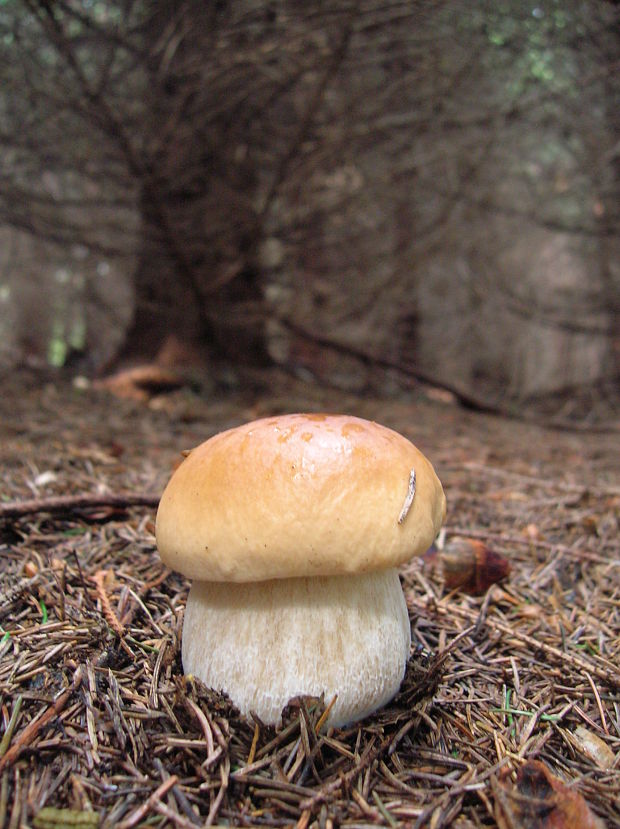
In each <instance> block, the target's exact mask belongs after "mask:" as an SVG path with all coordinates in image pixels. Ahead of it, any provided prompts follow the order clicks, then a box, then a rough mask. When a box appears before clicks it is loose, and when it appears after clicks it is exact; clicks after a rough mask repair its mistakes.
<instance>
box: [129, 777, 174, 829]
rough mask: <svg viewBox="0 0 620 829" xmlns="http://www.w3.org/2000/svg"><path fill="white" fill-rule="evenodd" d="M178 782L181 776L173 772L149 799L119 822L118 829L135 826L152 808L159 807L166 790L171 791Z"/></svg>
mask: <svg viewBox="0 0 620 829" xmlns="http://www.w3.org/2000/svg"><path fill="white" fill-rule="evenodd" d="M178 782H179V778H178V777H177V776H176V774H173V775H172V776H171V777H169V778H168V779H167V780H164V782H163V783H162V784H161V785H160V786H158V787H157V788H156V789H155V791H154V792H153V793H152V794H151V795H150V797H149V798H148V800H145V802H144V803H143V804H142V806H139V807H138V808H137V809H136V810H135V811H133V812H132V813H131V814H130V815H129V817H128V818H126V819H125V820H123V821H121V822H120V823H119V824H117V827H118V829H131V827H132V826H135V825H136V823H139V822H140V821H141V820H142V818H143V817H145V816H146V815H147V814H148V813H149V812H150V810H151V809H156V808H157V805H158V804H159V801H160V800H161V798H162V797H163V796H164V795H165V794H166V792H169V791H170V789H171V788H172V787H173V786H176V784H177V783H178Z"/></svg>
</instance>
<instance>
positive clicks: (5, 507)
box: [0, 493, 160, 519]
mask: <svg viewBox="0 0 620 829" xmlns="http://www.w3.org/2000/svg"><path fill="white" fill-rule="evenodd" d="M159 498H160V496H159V495H151V494H149V493H144V494H140V493H138V494H126V495H57V496H52V497H51V498H32V499H30V500H28V501H7V502H6V503H4V504H0V519H2V518H23V517H24V516H25V515H35V514H36V513H39V512H47V513H67V512H69V513H71V512H83V511H84V510H86V511H88V510H90V509H93V508H96V507H118V508H121V509H125V508H127V507H156V506H157V505H158V504H159Z"/></svg>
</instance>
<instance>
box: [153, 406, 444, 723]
mask: <svg viewBox="0 0 620 829" xmlns="http://www.w3.org/2000/svg"><path fill="white" fill-rule="evenodd" d="M444 516H445V497H444V494H443V490H442V488H441V484H440V482H439V480H438V478H437V476H436V475H435V472H434V470H433V467H432V466H431V464H430V463H429V461H428V460H427V459H426V458H425V457H424V455H422V453H421V452H420V451H419V450H418V449H416V447H415V446H414V445H413V444H412V443H411V442H410V441H409V440H407V439H406V438H405V437H403V436H402V435H400V434H398V433H397V432H394V431H392V430H391V429H388V428H386V427H384V426H380V425H379V424H377V423H373V422H370V421H367V420H362V419H360V418H357V417H352V416H346V415H323V414H321V415H319V414H291V415H282V416H274V417H268V418H264V419H262V420H257V421H254V422H252V423H247V424H245V425H243V426H239V427H237V428H234V429H230V430H228V431H225V432H222V433H220V434H217V435H215V436H214V437H212V438H210V439H209V440H207V441H205V443H202V444H201V445H200V446H198V447H197V448H196V449H193V450H192V451H191V452H190V453H189V455H188V456H187V457H186V458H185V460H184V461H183V462H182V463H181V465H180V466H179V467H178V469H177V470H176V471H175V473H174V474H173V476H172V478H171V479H170V481H169V483H168V485H167V487H166V489H165V491H164V493H163V495H162V498H161V502H160V504H159V509H158V512H157V529H156V535H157V546H158V548H159V552H160V555H161V557H162V559H163V561H164V562H165V563H166V564H167V565H168V566H170V567H171V568H173V569H175V570H178V571H180V572H181V573H183V574H184V575H186V576H188V577H189V578H191V579H193V584H192V586H191V589H190V593H189V598H188V601H187V608H186V611H185V619H184V624H183V642H182V659H183V669H184V671H185V672H186V673H187V674H194V675H196V676H197V677H199V678H200V679H202V680H203V682H204V683H205V684H206V685H208V686H209V687H211V688H214V689H216V690H222V691H225V692H226V693H227V694H228V695H229V696H230V698H231V699H232V701H233V702H234V703H235V704H236V705H237V706H238V708H239V709H240V711H241V712H242V713H243V714H245V715H248V714H249V713H250V712H254V713H255V714H257V715H258V716H259V717H260V718H261V719H262V720H263V721H264V722H266V723H272V724H273V723H277V722H278V721H279V718H280V714H281V711H282V709H283V707H284V706H285V705H286V704H287V702H288V701H289V700H290V699H291V698H293V697H295V696H299V695H302V694H303V695H311V696H320V695H321V694H323V695H324V698H325V700H326V701H327V702H328V701H330V700H331V699H332V698H333V697H334V696H336V697H337V698H336V702H335V704H334V706H333V708H332V709H331V711H330V718H329V721H330V724H332V725H335V726H338V725H343V724H346V723H349V722H353V721H355V720H358V719H361V718H363V717H364V716H366V715H367V714H369V713H371V712H372V711H374V710H376V709H377V708H379V707H381V706H382V705H384V704H385V703H386V702H388V701H389V700H390V699H391V698H392V697H393V696H394V695H395V694H396V692H397V691H398V688H399V686H400V683H401V682H402V678H403V676H404V671H405V664H406V661H407V658H408V656H409V648H410V642H411V633H410V624H409V617H408V612H407V607H406V603H405V599H404V596H403V591H402V588H401V586H400V580H399V576H398V571H397V567H398V565H399V564H401V563H403V562H405V561H407V560H408V559H409V558H411V557H412V556H415V555H421V554H422V553H424V552H425V551H426V550H427V548H428V547H429V546H430V544H431V543H432V541H433V539H434V538H435V536H436V534H437V532H438V530H439V528H440V526H441V523H442V521H443V519H444Z"/></svg>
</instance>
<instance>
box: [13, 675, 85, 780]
mask: <svg viewBox="0 0 620 829" xmlns="http://www.w3.org/2000/svg"><path fill="white" fill-rule="evenodd" d="M81 683H82V667H81V666H80V667H78V668H77V670H76V671H75V673H74V674H73V681H72V682H71V685H70V686H69V687H68V688H66V689H65V690H64V691H63V692H62V693H61V694H60V696H59V697H58V698H57V699H56V700H55V702H54V703H53V704H52V705H51V706H50V707H49V708H47V709H46V710H45V711H43V712H42V713H41V714H39V716H38V717H35V718H34V719H33V720H32V721H31V722H29V723H28V725H27V726H26V727H25V728H24V730H23V731H22V732H21V733H20V734H19V735H18V736H17V739H16V740H15V743H14V744H13V745H12V746H11V748H10V749H9V750H8V751H7V753H6V754H5V755H4V757H2V758H0V774H1V773H2V772H3V770H4V769H5V767H6V766H8V765H9V764H10V763H13V762H14V761H15V760H16V759H17V758H18V757H19V755H20V754H21V752H22V751H23V750H24V749H25V748H26V747H27V746H28V745H30V743H31V742H32V741H33V740H34V738H35V737H36V735H37V734H38V733H39V731H40V730H41V729H42V728H43V726H44V725H47V723H48V722H49V721H50V720H52V719H54V717H56V716H58V714H60V712H61V711H62V710H63V708H64V707H65V705H66V704H67V702H68V700H69V698H70V697H71V694H73V692H74V691H75V690H76V689H77V688H79V686H80V685H81Z"/></svg>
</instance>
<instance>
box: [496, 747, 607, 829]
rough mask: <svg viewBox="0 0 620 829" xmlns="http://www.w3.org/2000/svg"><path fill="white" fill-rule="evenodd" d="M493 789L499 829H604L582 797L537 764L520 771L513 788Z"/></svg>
mask: <svg viewBox="0 0 620 829" xmlns="http://www.w3.org/2000/svg"><path fill="white" fill-rule="evenodd" d="M493 788H494V794H495V819H496V821H497V825H498V827H499V829H605V824H604V823H603V821H602V820H601V819H600V818H598V817H597V816H596V815H595V814H593V812H591V811H590V807H589V806H588V804H587V803H586V801H585V800H584V798H583V796H582V795H581V794H580V793H579V792H578V791H576V790H575V789H574V788H572V787H571V786H568V785H566V783H564V782H563V781H562V780H560V778H559V777H555V776H554V775H553V774H551V772H550V771H549V769H548V768H547V766H545V764H544V763H541V762H539V761H538V760H529V761H528V762H527V763H526V764H525V765H524V766H522V767H521V768H520V769H519V771H518V773H517V780H516V783H515V785H514V786H512V787H505V786H501V785H500V784H498V783H495V785H494V787H493Z"/></svg>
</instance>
